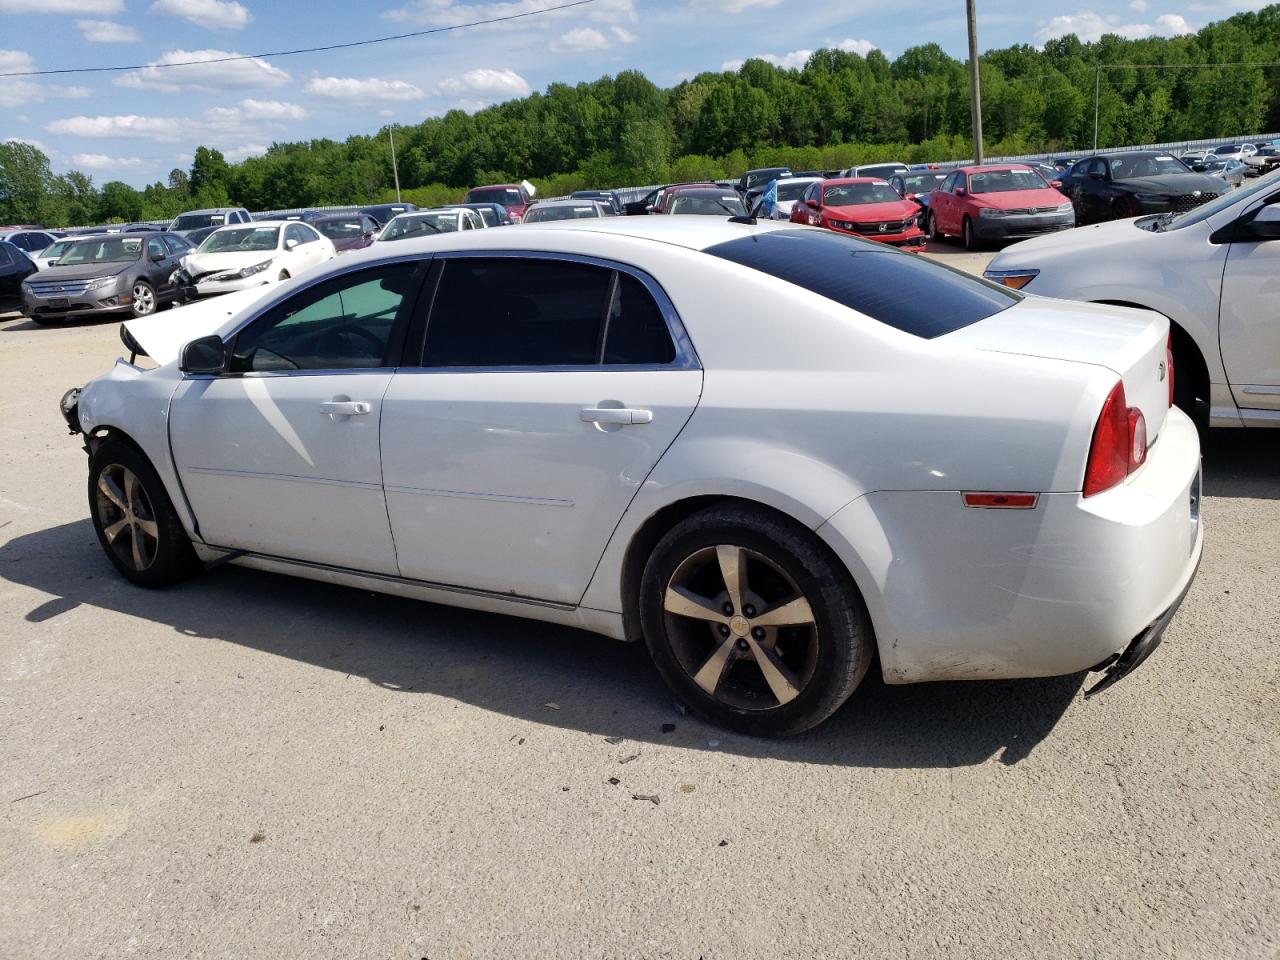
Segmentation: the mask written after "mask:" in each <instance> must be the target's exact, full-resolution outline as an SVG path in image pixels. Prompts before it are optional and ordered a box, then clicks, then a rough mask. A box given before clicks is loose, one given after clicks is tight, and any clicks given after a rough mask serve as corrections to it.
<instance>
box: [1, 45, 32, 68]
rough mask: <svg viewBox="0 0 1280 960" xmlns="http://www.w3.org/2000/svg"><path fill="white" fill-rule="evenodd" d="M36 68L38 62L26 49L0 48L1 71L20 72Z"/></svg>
mask: <svg viewBox="0 0 1280 960" xmlns="http://www.w3.org/2000/svg"><path fill="white" fill-rule="evenodd" d="M35 68H36V62H35V61H34V60H32V59H31V54H29V53H27V52H26V51H25V50H0V73H19V72H21V71H23V70H34V69H35Z"/></svg>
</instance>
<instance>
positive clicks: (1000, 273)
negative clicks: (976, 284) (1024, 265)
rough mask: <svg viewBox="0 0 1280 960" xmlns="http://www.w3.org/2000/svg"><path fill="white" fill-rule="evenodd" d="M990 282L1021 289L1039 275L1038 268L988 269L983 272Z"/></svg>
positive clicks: (1012, 288)
mask: <svg viewBox="0 0 1280 960" xmlns="http://www.w3.org/2000/svg"><path fill="white" fill-rule="evenodd" d="M983 276H984V277H986V278H987V279H988V280H990V281H991V282H992V283H998V284H1000V286H1002V287H1008V288H1009V289H1011V290H1021V289H1022V288H1023V287H1025V286H1026V285H1027V284H1028V283H1030V282H1031V281H1032V280H1034V279H1035V278H1036V277H1038V276H1040V271H1039V270H988V271H987V272H986V273H984V274H983Z"/></svg>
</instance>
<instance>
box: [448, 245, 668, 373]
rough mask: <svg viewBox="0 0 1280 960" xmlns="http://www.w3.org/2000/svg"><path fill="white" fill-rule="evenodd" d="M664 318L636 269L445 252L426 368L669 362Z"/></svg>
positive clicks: (621, 364) (625, 364)
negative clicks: (455, 255) (450, 257)
mask: <svg viewBox="0 0 1280 960" xmlns="http://www.w3.org/2000/svg"><path fill="white" fill-rule="evenodd" d="M675 359H676V348H675V344H674V342H673V341H672V338H671V333H670V331H669V329H668V326H667V321H666V317H665V316H664V315H663V312H662V310H661V308H660V307H659V306H658V304H657V302H656V301H655V300H654V297H653V296H652V295H651V294H650V293H649V291H648V289H647V288H646V287H645V285H644V284H643V283H642V282H641V281H640V280H638V279H637V278H636V277H634V276H632V275H630V274H628V273H626V272H624V271H621V270H613V269H610V268H609V267H607V266H598V265H594V264H584V263H576V262H567V261H560V260H549V259H534V258H528V259H525V258H517V257H494V258H487V257H474V258H473V257H465V258H457V259H454V260H450V261H448V262H447V263H446V264H445V265H444V272H443V274H442V275H441V277H440V283H439V286H438V288H437V291H436V296H435V302H434V305H433V306H432V310H431V316H430V318H429V319H428V321H427V337H426V349H425V352H424V356H423V361H422V365H423V366H425V367H565V366H596V365H599V364H601V363H604V364H609V365H620V366H627V365H630V366H637V365H657V364H668V363H671V362H672V361H674V360H675Z"/></svg>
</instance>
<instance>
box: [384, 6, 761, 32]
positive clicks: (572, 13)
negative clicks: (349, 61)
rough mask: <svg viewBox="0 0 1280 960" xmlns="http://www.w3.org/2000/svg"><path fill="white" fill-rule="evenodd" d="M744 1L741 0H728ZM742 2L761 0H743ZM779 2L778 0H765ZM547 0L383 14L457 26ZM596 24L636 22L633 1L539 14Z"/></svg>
mask: <svg viewBox="0 0 1280 960" xmlns="http://www.w3.org/2000/svg"><path fill="white" fill-rule="evenodd" d="M731 2H744V0H731ZM745 2H748V3H750V2H761V0H745ZM768 2H770V3H771V4H772V3H780V2H781V0H768ZM547 6H548V3H547V0H496V2H490V3H459V2H457V0H410V2H409V3H406V4H405V5H404V6H402V7H397V8H395V9H394V10H388V11H387V12H386V13H384V14H383V17H385V18H386V19H388V20H395V21H397V22H400V23H413V24H421V25H423V26H428V27H456V26H460V25H462V24H464V23H475V22H476V21H477V20H491V19H493V18H495V17H510V16H514V15H517V14H526V13H532V12H533V11H536V10H542V9H545V8H546V7H547ZM583 14H585V15H586V17H587V18H588V19H589V20H594V21H595V22H597V23H618V22H627V23H635V22H637V21H638V20H639V17H638V16H637V15H636V7H635V0H595V2H594V3H592V4H591V5H590V6H588V7H585V8H584V7H579V8H575V9H573V10H566V11H564V12H563V13H550V14H545V15H543V16H540V17H538V19H539V20H545V19H547V18H549V17H566V18H570V19H577V20H580V19H581V18H582V16H583ZM522 23H523V18H522V19H520V20H514V21H510V22H508V23H506V24H494V26H495V27H503V26H505V27H517V28H520V27H522Z"/></svg>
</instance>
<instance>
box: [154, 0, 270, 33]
mask: <svg viewBox="0 0 1280 960" xmlns="http://www.w3.org/2000/svg"><path fill="white" fill-rule="evenodd" d="M151 12H152V13H163V14H167V15H169V16H171V17H181V18H182V19H183V20H187V21H190V22H191V23H194V24H195V25H196V26H197V27H204V28H205V29H206V30H242V29H244V27H245V26H246V25H247V24H248V23H249V21H250V20H252V19H253V16H252V15H251V14H250V13H249V11H248V10H247V9H245V7H244V5H243V4H240V3H236V0H156V2H155V3H153V4H152V5H151Z"/></svg>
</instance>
